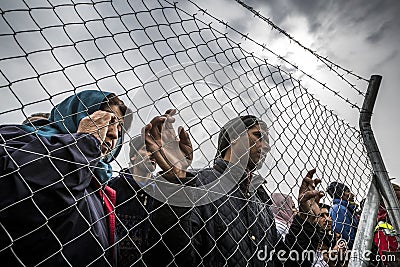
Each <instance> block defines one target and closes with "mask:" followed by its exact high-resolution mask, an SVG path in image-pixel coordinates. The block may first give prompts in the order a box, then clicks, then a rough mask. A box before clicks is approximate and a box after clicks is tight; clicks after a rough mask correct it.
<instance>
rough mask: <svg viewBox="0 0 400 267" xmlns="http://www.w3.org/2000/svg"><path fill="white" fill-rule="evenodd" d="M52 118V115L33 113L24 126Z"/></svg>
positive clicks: (24, 122)
mask: <svg viewBox="0 0 400 267" xmlns="http://www.w3.org/2000/svg"><path fill="white" fill-rule="evenodd" d="M49 117H50V113H43V112H42V113H33V114H31V115H30V116H29V117H27V118H26V119H25V120H24V121H23V122H22V124H28V123H30V122H34V121H38V120H47V119H48V118H49Z"/></svg>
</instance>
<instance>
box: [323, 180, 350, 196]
mask: <svg viewBox="0 0 400 267" xmlns="http://www.w3.org/2000/svg"><path fill="white" fill-rule="evenodd" d="M347 190H350V189H349V187H348V186H347V185H345V184H342V183H339V182H332V183H331V184H330V185H329V186H328V189H326V191H327V192H328V194H329V195H330V196H331V197H332V198H342V196H343V193H344V192H345V191H347Z"/></svg>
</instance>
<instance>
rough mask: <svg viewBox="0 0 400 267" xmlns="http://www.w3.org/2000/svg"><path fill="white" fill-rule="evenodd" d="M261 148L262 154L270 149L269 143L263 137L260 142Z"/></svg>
mask: <svg viewBox="0 0 400 267" xmlns="http://www.w3.org/2000/svg"><path fill="white" fill-rule="evenodd" d="M261 149H262V152H263V153H264V154H266V153H268V152H269V151H271V147H270V146H269V143H268V142H267V141H266V140H265V139H263V140H262V142H261Z"/></svg>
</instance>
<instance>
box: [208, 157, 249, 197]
mask: <svg viewBox="0 0 400 267" xmlns="http://www.w3.org/2000/svg"><path fill="white" fill-rule="evenodd" d="M214 169H215V170H216V171H218V172H219V173H220V174H222V173H227V172H229V176H231V177H232V178H233V179H235V180H238V182H237V184H238V185H239V188H240V190H241V191H242V192H244V193H247V192H248V190H249V184H250V181H251V177H252V173H251V172H246V170H244V169H243V168H241V167H239V166H237V165H235V164H232V163H231V162H229V161H225V160H223V159H221V158H217V159H215V160H214ZM249 176H250V177H249ZM238 177H240V178H239V179H238Z"/></svg>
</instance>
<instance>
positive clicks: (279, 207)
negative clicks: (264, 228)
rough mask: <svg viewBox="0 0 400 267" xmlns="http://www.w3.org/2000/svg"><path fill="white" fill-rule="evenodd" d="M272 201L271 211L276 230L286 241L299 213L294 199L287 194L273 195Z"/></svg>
mask: <svg viewBox="0 0 400 267" xmlns="http://www.w3.org/2000/svg"><path fill="white" fill-rule="evenodd" d="M271 200H272V205H271V211H272V213H273V214H274V217H275V224H276V229H277V230H278V233H279V234H280V235H281V236H282V238H283V239H285V236H286V234H287V233H288V232H289V228H290V225H291V224H292V222H293V217H294V216H295V215H296V213H297V209H296V205H295V204H294V202H293V199H292V197H291V196H289V195H287V194H282V193H272V194H271Z"/></svg>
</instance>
